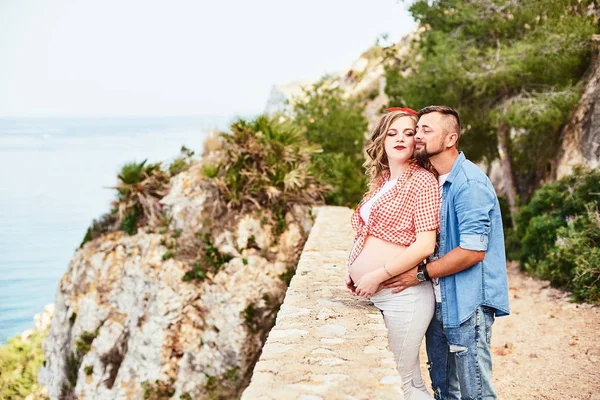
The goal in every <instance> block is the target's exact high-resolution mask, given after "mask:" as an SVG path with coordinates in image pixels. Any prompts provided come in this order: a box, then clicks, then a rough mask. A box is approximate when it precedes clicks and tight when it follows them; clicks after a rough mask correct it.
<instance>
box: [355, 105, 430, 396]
mask: <svg viewBox="0 0 600 400" xmlns="http://www.w3.org/2000/svg"><path fill="white" fill-rule="evenodd" d="M388 111H389V112H388V113H386V114H385V115H384V116H383V117H382V118H381V120H380V121H379V124H378V125H377V127H376V128H375V129H374V130H373V133H372V136H371V141H370V143H369V145H368V147H367V154H368V159H367V162H365V167H366V168H367V175H368V176H369V178H370V185H369V186H370V189H369V192H367V194H366V195H365V197H364V199H363V201H362V202H361V204H360V205H359V207H358V208H357V209H356V211H355V212H354V214H353V215H352V227H353V228H354V230H355V231H356V237H355V239H354V247H353V248H352V251H351V253H350V259H349V261H348V266H349V268H348V276H347V277H346V286H347V287H348V288H349V289H350V290H351V291H353V292H354V293H355V294H356V295H359V296H362V297H367V298H369V299H370V300H371V301H372V302H373V304H374V305H375V306H376V307H377V308H379V309H380V310H381V312H382V313H383V318H384V320H385V324H386V327H387V329H388V340H389V346H390V350H391V351H392V352H393V353H394V357H395V359H396V363H397V366H398V370H399V372H400V376H401V377H402V382H403V385H404V387H403V389H404V396H405V398H406V399H407V400H414V399H417V400H422V399H427V400H429V399H432V397H431V396H430V395H429V393H428V391H427V389H426V388H425V385H424V384H423V380H422V378H421V371H420V367H419V348H420V346H421V342H422V340H423V337H424V335H425V331H426V330H427V327H428V326H429V322H430V321H431V318H432V317H433V313H434V307H435V298H434V294H433V287H432V285H431V282H430V281H429V280H427V279H426V277H423V276H422V274H418V277H419V280H421V284H419V285H417V286H413V287H411V288H408V289H406V290H403V291H402V292H400V293H397V294H392V293H391V291H392V289H382V290H379V286H380V284H381V283H383V282H384V281H385V280H387V279H389V278H391V277H393V276H395V275H398V274H400V273H402V272H405V271H407V270H409V269H411V268H414V266H415V265H417V264H419V263H421V262H422V261H423V259H425V258H426V257H427V256H429V255H430V254H432V253H433V251H434V248H435V242H436V233H437V231H438V229H439V209H440V194H439V185H438V181H437V172H436V171H435V169H434V168H433V167H431V164H429V161H428V160H427V159H419V160H417V159H415V158H414V149H415V140H414V135H415V128H416V125H417V113H416V112H415V111H414V110H411V109H407V108H394V109H388ZM419 272H420V269H419Z"/></svg>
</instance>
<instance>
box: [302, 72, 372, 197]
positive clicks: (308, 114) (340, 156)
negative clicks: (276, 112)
mask: <svg viewBox="0 0 600 400" xmlns="http://www.w3.org/2000/svg"><path fill="white" fill-rule="evenodd" d="M336 83H337V82H336V81H335V80H333V79H330V78H327V77H325V78H323V79H322V80H320V81H319V82H317V83H315V84H314V85H312V86H310V87H308V88H306V89H304V98H305V99H304V100H303V101H297V102H295V104H294V106H293V118H294V120H295V122H296V124H298V125H299V126H301V127H302V129H303V132H304V135H305V136H306V138H307V139H308V140H309V141H310V142H312V143H316V144H318V145H320V146H321V147H322V148H323V153H320V154H314V155H313V169H314V171H315V173H316V175H318V176H319V177H320V179H322V180H323V181H324V182H326V183H327V184H329V186H330V188H329V191H328V192H327V193H326V196H325V199H326V202H327V204H334V205H342V206H354V205H356V204H357V203H358V202H359V201H360V200H361V198H362V196H363V194H364V193H365V191H366V178H365V170H364V168H363V166H362V164H363V162H364V157H363V154H362V148H363V144H364V141H365V132H366V131H367V119H366V118H365V116H364V115H363V112H364V107H363V106H362V105H361V103H360V102H359V101H358V100H356V99H353V98H346V97H344V94H343V90H342V89H341V88H340V87H339V86H337V84H336Z"/></svg>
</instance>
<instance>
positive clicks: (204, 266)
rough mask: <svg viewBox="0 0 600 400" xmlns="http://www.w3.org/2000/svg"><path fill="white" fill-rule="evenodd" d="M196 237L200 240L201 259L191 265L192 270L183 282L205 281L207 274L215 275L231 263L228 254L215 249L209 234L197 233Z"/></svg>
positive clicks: (184, 277)
mask: <svg viewBox="0 0 600 400" xmlns="http://www.w3.org/2000/svg"><path fill="white" fill-rule="evenodd" d="M198 237H199V238H200V240H201V247H200V248H201V253H202V254H203V256H202V259H201V260H199V261H198V262H196V263H194V264H193V265H192V270H191V271H188V272H187V273H186V274H185V275H184V276H183V280H184V281H185V282H189V281H191V280H192V279H199V280H202V279H205V278H206V273H207V272H212V273H213V274H215V273H217V272H218V271H219V269H220V268H221V267H222V266H223V264H226V263H228V262H229V261H231V259H232V257H231V256H230V255H228V254H223V253H221V252H219V250H218V249H217V248H216V247H215V245H214V244H213V242H212V238H211V235H210V233H208V232H204V233H203V232H199V233H198Z"/></svg>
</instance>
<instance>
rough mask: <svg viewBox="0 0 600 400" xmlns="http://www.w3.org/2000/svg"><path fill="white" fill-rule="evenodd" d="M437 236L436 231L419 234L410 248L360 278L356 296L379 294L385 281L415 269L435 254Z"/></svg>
mask: <svg viewBox="0 0 600 400" xmlns="http://www.w3.org/2000/svg"><path fill="white" fill-rule="evenodd" d="M435 236H436V231H435V230H433V231H426V232H419V233H417V239H416V240H415V241H414V242H413V243H412V244H411V245H410V246H408V248H406V249H404V250H402V252H401V253H400V254H399V255H396V256H394V257H393V258H392V259H391V260H389V261H386V262H385V263H384V264H383V265H381V266H380V267H379V268H377V269H375V270H373V271H371V272H369V273H368V274H365V275H364V276H363V277H362V278H360V280H359V281H358V282H357V283H356V290H355V292H356V294H357V295H359V296H362V297H370V296H372V295H373V294H375V293H376V292H377V289H378V288H379V285H380V284H381V283H383V282H384V281H386V280H388V279H389V278H391V277H393V276H396V275H399V274H401V273H403V272H405V271H408V270H409V269H412V268H414V266H415V265H417V264H419V263H420V262H421V261H423V260H424V259H425V258H426V257H428V256H429V255H431V254H432V253H433V250H434V249H435V239H436V237H435Z"/></svg>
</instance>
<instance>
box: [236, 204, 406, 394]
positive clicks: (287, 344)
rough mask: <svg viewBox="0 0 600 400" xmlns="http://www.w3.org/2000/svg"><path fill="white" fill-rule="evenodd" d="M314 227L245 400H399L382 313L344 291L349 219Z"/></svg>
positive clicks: (324, 212)
mask: <svg viewBox="0 0 600 400" xmlns="http://www.w3.org/2000/svg"><path fill="white" fill-rule="evenodd" d="M315 211H316V213H317V219H316V221H315V225H314V227H313V229H312V231H311V234H310V236H309V238H308V241H307V242H306V244H305V247H304V251H303V253H302V256H301V258H300V261H299V263H298V268H297V270H296V275H295V276H294V278H293V279H292V282H291V284H290V287H289V289H288V290H287V293H286V297H285V300H284V302H283V305H282V306H281V309H280V311H279V313H278V315H277V321H276V325H275V327H274V328H273V329H272V330H271V332H270V334H269V337H268V339H267V342H266V344H265V346H264V348H263V351H262V355H261V357H260V360H259V361H258V363H257V364H256V366H255V368H254V373H253V376H252V380H251V382H250V386H249V387H248V388H247V389H246V390H245V391H244V393H243V394H242V400H249V399H284V398H285V399H302V400H318V399H402V398H403V395H402V389H401V381H400V376H399V374H398V372H397V370H396V367H395V362H394V356H393V354H392V353H391V352H390V351H389V350H387V331H386V328H385V325H384V323H383V317H382V316H381V313H380V312H379V311H378V310H377V309H376V308H375V307H374V306H372V305H371V303H370V302H369V301H367V300H365V299H362V298H358V297H354V296H352V295H350V294H349V293H347V292H346V291H345V290H344V284H343V279H344V275H345V272H346V266H347V264H346V262H347V257H348V253H349V251H350V247H351V246H352V239H353V232H352V230H351V227H350V215H351V211H350V210H349V209H348V208H343V207H321V208H317V209H316V210H315Z"/></svg>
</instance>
